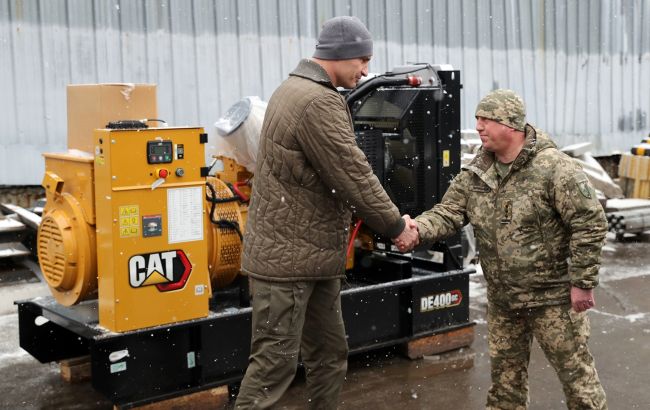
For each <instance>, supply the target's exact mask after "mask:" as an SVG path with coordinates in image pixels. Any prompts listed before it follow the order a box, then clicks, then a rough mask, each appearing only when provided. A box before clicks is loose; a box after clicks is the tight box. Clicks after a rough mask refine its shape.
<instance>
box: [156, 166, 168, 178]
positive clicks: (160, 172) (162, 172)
mask: <svg viewBox="0 0 650 410" xmlns="http://www.w3.org/2000/svg"><path fill="white" fill-rule="evenodd" d="M168 175H169V171H167V170H166V169H165V168H162V169H159V170H158V178H167V176H168Z"/></svg>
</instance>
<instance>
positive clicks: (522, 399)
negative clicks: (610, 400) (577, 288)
mask: <svg viewBox="0 0 650 410" xmlns="http://www.w3.org/2000/svg"><path fill="white" fill-rule="evenodd" d="M589 333H590V325H589V318H588V317H587V314H586V312H582V313H576V312H575V311H574V310H573V309H572V308H571V305H560V306H547V307H539V308H533V309H521V310H514V311H505V310H501V309H498V308H496V307H494V306H493V305H490V306H489V307H488V345H489V350H490V359H491V364H492V386H491V387H490V390H489V391H488V397H487V406H486V408H487V409H526V408H527V406H528V401H529V398H528V362H529V360H530V349H531V345H532V341H533V336H534V337H535V339H537V342H538V343H539V345H540V347H541V348H542V350H543V351H544V354H545V355H546V358H547V359H548V361H549V362H550V363H551V365H552V366H553V368H554V369H555V372H556V373H557V375H558V377H559V379H560V382H561V383H562V387H563V389H564V395H565V396H566V403H567V407H568V408H569V409H607V403H606V400H605V392H604V390H603V388H602V386H601V384H600V380H599V379H598V373H597V372H596V367H595V365H594V359H593V357H592V356H591V353H589V349H588V347H587V341H588V339H589Z"/></svg>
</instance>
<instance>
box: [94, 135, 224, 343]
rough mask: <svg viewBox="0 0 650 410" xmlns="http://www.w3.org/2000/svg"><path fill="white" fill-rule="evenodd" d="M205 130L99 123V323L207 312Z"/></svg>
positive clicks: (132, 325) (127, 326)
mask: <svg viewBox="0 0 650 410" xmlns="http://www.w3.org/2000/svg"><path fill="white" fill-rule="evenodd" d="M204 136H205V134H203V129H202V128H150V129H141V130H96V131H95V143H96V146H95V207H96V213H97V266H98V269H97V270H98V272H99V278H98V282H99V283H98V288H99V291H98V295H99V303H98V304H99V324H100V326H102V327H104V328H106V329H109V330H112V331H116V332H123V331H128V330H134V329H141V328H146V327H150V326H157V325H162V324H166V323H172V322H177V321H182V320H190V319H195V318H200V317H205V316H207V315H208V300H209V298H210V294H211V290H210V276H209V272H208V266H207V260H208V250H207V242H206V240H205V236H206V234H205V233H206V229H207V227H206V223H207V220H206V217H205V211H204V198H205V179H204V178H203V176H202V175H201V167H202V165H203V164H204V158H205V153H204V145H203V142H204V141H205V139H204ZM152 161H153V163H152ZM165 174H167V175H165Z"/></svg>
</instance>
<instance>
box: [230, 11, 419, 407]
mask: <svg viewBox="0 0 650 410" xmlns="http://www.w3.org/2000/svg"><path fill="white" fill-rule="evenodd" d="M371 56H372V38H371V35H370V33H369V32H368V30H367V29H366V27H365V26H364V25H363V23H361V21H359V19H357V18H356V17H349V16H343V17H335V18H333V19H330V20H328V21H326V22H325V23H324V24H323V27H322V30H321V32H320V35H319V38H318V43H317V45H316V51H315V53H314V55H313V58H311V59H303V60H302V61H300V63H299V64H298V67H296V69H295V70H294V71H293V72H292V73H291V74H290V75H289V78H288V79H287V80H285V81H284V82H283V83H282V84H281V85H280V86H279V87H278V89H277V90H276V91H275V92H274V93H273V95H272V96H271V99H270V101H269V104H268V108H267V110H266V114H265V118H264V124H263V126H262V133H261V136H260V148H259V153H258V156H257V168H256V171H255V181H254V184H253V195H252V198H251V203H250V206H249V216H248V222H247V225H246V234H245V236H244V250H243V255H242V272H243V273H244V274H245V275H247V276H248V277H249V280H250V283H251V291H252V308H253V314H252V340H251V355H250V358H249V365H248V369H247V370H246V375H245V376H244V379H243V381H242V383H241V388H240V390H239V396H238V398H237V402H236V404H235V406H236V408H238V409H244V408H245V409H262V408H268V407H271V406H272V405H273V404H274V403H276V402H277V401H278V400H279V399H280V397H281V396H282V394H283V393H284V391H285V390H286V389H287V388H288V387H289V384H290V383H291V381H292V380H293V377H294V375H295V372H296V367H297V363H298V355H300V357H301V359H302V362H303V364H304V366H305V369H306V378H307V381H306V383H307V391H308V394H309V398H308V400H309V404H308V405H309V407H311V408H318V409H334V408H336V407H337V405H338V397H339V393H340V390H341V386H342V384H343V380H344V379H345V374H346V370H347V354H348V346H347V342H346V338H345V328H344V325H343V318H342V314H341V297H340V291H341V279H342V278H343V277H344V275H345V252H346V242H347V240H348V227H349V224H350V221H351V216H352V213H353V212H354V214H355V215H356V216H357V217H359V218H361V219H362V220H363V221H364V224H365V225H368V226H369V227H371V228H373V229H374V230H375V231H376V232H378V233H380V234H382V235H385V236H387V237H390V238H399V239H400V240H401V241H403V242H404V243H407V242H413V241H417V232H416V231H414V230H411V229H408V228H407V224H406V223H405V219H408V217H405V218H404V219H403V218H402V217H400V214H399V211H398V209H397V207H396V206H395V205H394V204H393V203H392V202H391V201H390V199H389V197H388V195H387V194H386V192H385V191H384V189H383V188H382V186H381V184H380V182H379V180H378V179H377V178H376V177H375V175H374V174H373V172H372V169H371V167H370V165H369V164H368V161H367V159H366V157H365V155H364V154H363V152H362V151H361V150H360V149H359V148H358V147H357V145H356V142H355V137H354V131H353V126H352V118H351V116H350V112H349V111H348V109H347V105H346V102H345V100H344V99H343V98H342V96H341V95H340V93H339V92H338V91H337V87H344V88H348V89H349V88H354V87H355V86H356V85H357V83H358V81H359V80H360V79H361V78H362V77H363V76H365V75H367V74H368V62H369V61H370V58H371Z"/></svg>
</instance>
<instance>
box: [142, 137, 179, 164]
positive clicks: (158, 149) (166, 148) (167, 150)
mask: <svg viewBox="0 0 650 410" xmlns="http://www.w3.org/2000/svg"><path fill="white" fill-rule="evenodd" d="M172 154H173V145H172V142H171V141H147V162H148V163H149V164H168V163H170V162H172Z"/></svg>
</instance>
